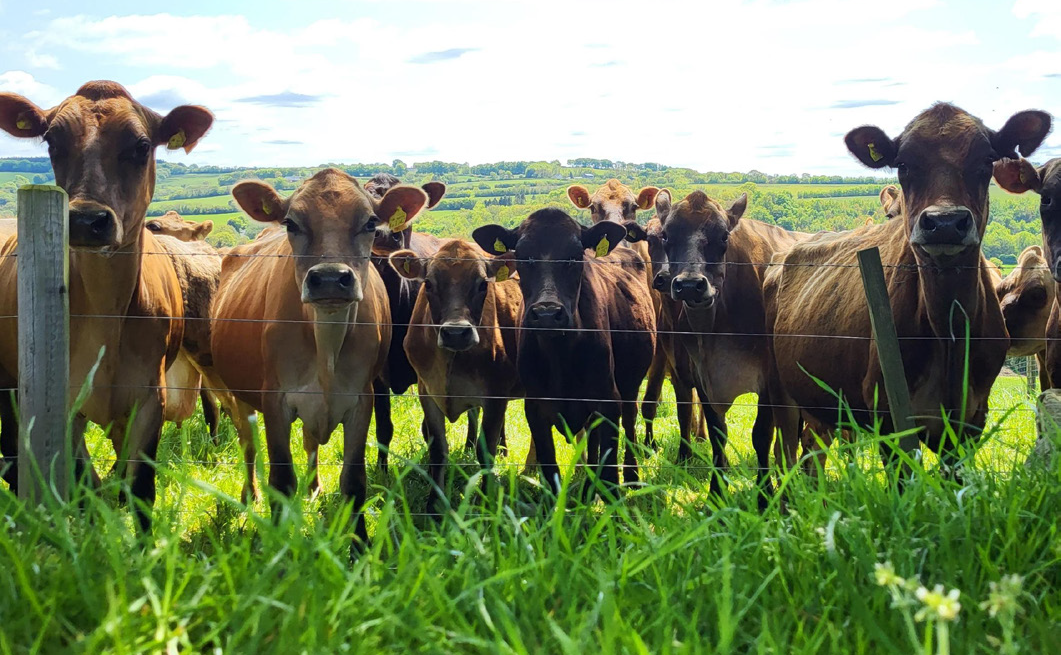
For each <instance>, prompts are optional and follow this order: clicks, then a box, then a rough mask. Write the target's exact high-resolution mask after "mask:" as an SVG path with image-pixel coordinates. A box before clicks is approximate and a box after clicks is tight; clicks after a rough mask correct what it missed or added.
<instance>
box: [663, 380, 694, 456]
mask: <svg viewBox="0 0 1061 655" xmlns="http://www.w3.org/2000/svg"><path fill="white" fill-rule="evenodd" d="M670 383H671V386H672V387H674V400H675V402H676V403H677V409H676V411H677V414H678V459H679V461H683V460H685V459H688V458H689V456H690V455H691V453H692V444H691V443H690V441H689V432H690V430H691V427H692V420H693V416H694V414H693V409H694V407H693V388H692V387H691V386H689V385H688V384H687V383H686V382H685V381H684V380H682V379H681V378H680V377H679V376H678V375H672V376H671V379H670ZM696 418H697V419H699V418H700V416H699V414H697V415H696Z"/></svg>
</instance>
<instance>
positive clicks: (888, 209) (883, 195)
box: [880, 184, 902, 218]
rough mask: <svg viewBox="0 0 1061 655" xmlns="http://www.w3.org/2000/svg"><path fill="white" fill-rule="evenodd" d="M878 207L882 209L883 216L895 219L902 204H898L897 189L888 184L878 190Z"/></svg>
mask: <svg viewBox="0 0 1061 655" xmlns="http://www.w3.org/2000/svg"><path fill="white" fill-rule="evenodd" d="M880 206H881V207H882V208H884V215H885V216H887V217H888V218H895V217H896V216H898V215H899V213H900V212H901V211H902V203H901V202H900V195H899V187H897V186H895V185H894V184H889V185H888V186H886V187H884V188H883V189H881V190H880Z"/></svg>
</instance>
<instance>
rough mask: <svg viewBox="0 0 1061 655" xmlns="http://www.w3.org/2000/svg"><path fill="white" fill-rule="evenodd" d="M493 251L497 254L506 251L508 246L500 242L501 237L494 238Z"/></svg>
mask: <svg viewBox="0 0 1061 655" xmlns="http://www.w3.org/2000/svg"><path fill="white" fill-rule="evenodd" d="M494 252H496V253H497V254H499V255H503V254H505V253H506V252H508V248H507V247H506V246H505V244H503V243H501V239H494Z"/></svg>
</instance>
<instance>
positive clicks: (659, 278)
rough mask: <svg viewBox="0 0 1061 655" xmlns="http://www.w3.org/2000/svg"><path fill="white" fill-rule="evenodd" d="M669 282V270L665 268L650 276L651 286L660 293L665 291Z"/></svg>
mask: <svg viewBox="0 0 1061 655" xmlns="http://www.w3.org/2000/svg"><path fill="white" fill-rule="evenodd" d="M669 284H670V271H668V270H667V269H663V270H661V271H660V272H659V273H656V274H655V275H654V276H652V288H653V289H655V290H656V291H659V292H660V293H666V291H667V286H668V285H669Z"/></svg>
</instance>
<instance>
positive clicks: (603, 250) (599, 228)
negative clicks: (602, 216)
mask: <svg viewBox="0 0 1061 655" xmlns="http://www.w3.org/2000/svg"><path fill="white" fill-rule="evenodd" d="M624 237H626V227H625V226H623V225H620V224H619V223H616V222H614V221H603V222H600V223H597V224H596V225H594V226H593V227H583V228H582V247H583V248H587V249H589V250H592V251H593V255H594V256H595V257H604V256H605V255H607V254H608V253H610V252H611V251H612V250H614V249H615V246H617V245H619V242H620V241H622V240H623V238H624Z"/></svg>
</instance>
